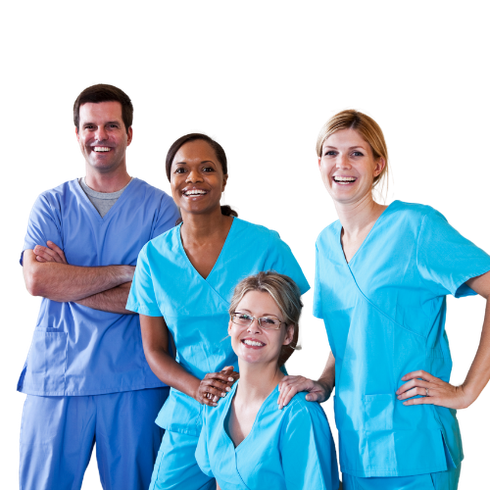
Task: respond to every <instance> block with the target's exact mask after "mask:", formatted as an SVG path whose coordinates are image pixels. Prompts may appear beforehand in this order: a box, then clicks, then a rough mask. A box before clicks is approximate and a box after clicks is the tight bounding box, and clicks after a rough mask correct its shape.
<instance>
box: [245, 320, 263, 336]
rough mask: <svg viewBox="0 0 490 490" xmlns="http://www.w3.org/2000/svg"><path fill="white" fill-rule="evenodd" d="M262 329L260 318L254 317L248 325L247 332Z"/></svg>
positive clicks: (256, 331) (255, 331)
mask: <svg viewBox="0 0 490 490" xmlns="http://www.w3.org/2000/svg"><path fill="white" fill-rule="evenodd" d="M260 331H261V330H260V325H259V320H258V318H254V319H253V321H252V323H251V324H250V325H249V326H248V328H247V332H250V333H259V332H260Z"/></svg>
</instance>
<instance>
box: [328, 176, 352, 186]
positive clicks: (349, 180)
mask: <svg viewBox="0 0 490 490" xmlns="http://www.w3.org/2000/svg"><path fill="white" fill-rule="evenodd" d="M356 180H357V179H356V178H355V177H340V176H334V177H333V181H334V182H336V183H337V184H352V183H353V182H355V181H356Z"/></svg>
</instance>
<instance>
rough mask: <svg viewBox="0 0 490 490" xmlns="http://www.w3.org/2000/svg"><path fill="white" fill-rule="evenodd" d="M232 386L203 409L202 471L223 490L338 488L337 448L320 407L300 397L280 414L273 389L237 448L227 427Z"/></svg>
mask: <svg viewBox="0 0 490 490" xmlns="http://www.w3.org/2000/svg"><path fill="white" fill-rule="evenodd" d="M238 383H239V382H237V383H235V385H234V386H233V388H232V391H231V392H230V393H229V394H228V396H227V397H226V398H224V399H222V400H220V401H219V402H218V406H217V407H215V408H214V407H206V408H205V409H204V413H203V428H202V432H201V435H200V437H199V443H198V446H197V450H196V459H197V462H198V464H199V466H200V468H201V470H202V471H203V472H204V473H205V474H206V475H208V476H210V477H213V478H216V481H217V482H218V484H219V486H220V488H221V489H222V490H241V489H243V490H248V489H257V488H265V487H268V488H273V489H274V490H286V489H290V490H310V489H315V490H337V489H338V488H339V475H338V469H337V457H336V454H335V446H334V443H333V439H332V434H331V432H330V427H329V425H328V420H327V417H326V416H325V413H324V412H323V410H322V408H321V407H320V405H319V404H318V403H316V402H308V401H306V399H305V396H306V393H298V394H297V395H296V396H295V397H294V398H293V399H292V400H291V401H290V402H289V404H288V405H287V406H286V407H284V408H283V409H282V410H279V408H278V406H277V400H278V398H279V390H278V388H277V386H276V388H275V389H274V390H273V391H272V393H271V394H270V395H269V396H268V398H267V399H266V400H265V401H264V403H263V404H262V406H261V407H260V409H259V411H258V413H257V416H256V418H255V422H254V424H253V426H252V430H251V431H250V433H249V434H248V436H247V437H246V438H245V439H244V440H243V441H242V442H241V443H240V444H239V445H238V446H237V447H236V448H235V445H234V443H233V441H232V440H231V438H230V436H229V435H228V431H227V426H228V420H229V416H230V412H231V402H232V400H233V397H234V396H235V392H236V387H237V385H238Z"/></svg>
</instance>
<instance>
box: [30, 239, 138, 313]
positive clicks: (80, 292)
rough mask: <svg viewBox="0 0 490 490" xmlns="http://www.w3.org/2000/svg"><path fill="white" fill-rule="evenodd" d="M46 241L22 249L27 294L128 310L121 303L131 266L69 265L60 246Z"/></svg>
mask: <svg viewBox="0 0 490 490" xmlns="http://www.w3.org/2000/svg"><path fill="white" fill-rule="evenodd" d="M47 245H48V246H47V247H43V246H41V245H36V246H35V247H34V249H33V250H25V251H24V257H23V266H24V279H25V282H26V287H27V290H28V291H29V293H30V294H32V295H33V296H43V297H44V298H48V299H51V300H53V301H59V302H67V301H72V302H75V303H78V304H80V305H84V306H88V307H90V308H94V309H96V310H102V311H108V312H111V313H123V314H131V313H132V312H131V311H128V310H126V308H125V306H126V301H127V299H128V294H129V288H130V287H131V281H132V280H133V274H134V269H135V268H134V266H132V265H108V266H101V267H79V266H74V265H69V264H68V262H67V261H66V258H65V254H64V253H63V250H61V248H59V247H58V246H57V245H56V244H54V243H53V242H49V241H48V243H47Z"/></svg>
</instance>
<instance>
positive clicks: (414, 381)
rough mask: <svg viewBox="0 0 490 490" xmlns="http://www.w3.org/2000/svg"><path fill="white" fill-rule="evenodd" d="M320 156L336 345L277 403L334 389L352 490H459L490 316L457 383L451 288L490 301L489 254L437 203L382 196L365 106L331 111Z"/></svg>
mask: <svg viewBox="0 0 490 490" xmlns="http://www.w3.org/2000/svg"><path fill="white" fill-rule="evenodd" d="M317 154H318V165H319V168H320V173H321V176H322V180H323V182H324V184H325V187H326V189H327V191H328V193H329V194H330V196H331V198H332V200H333V202H334V205H335V208H336V210H337V213H338V216H339V220H338V221H336V222H334V223H332V224H331V225H330V226H328V227H327V228H325V229H324V230H323V231H322V232H321V233H320V235H319V237H318V240H317V243H316V249H317V256H316V280H315V297H314V314H315V316H317V317H319V318H322V319H323V320H324V322H325V326H326V329H327V333H328V337H329V342H330V346H331V348H332V353H331V354H330V357H329V358H328V361H327V364H326V367H325V370H324V372H323V374H322V376H321V377H320V379H319V380H318V381H312V380H309V379H306V378H303V377H301V376H291V377H287V378H284V380H283V381H282V383H281V397H280V399H279V404H280V406H283V405H286V404H287V403H288V401H289V400H290V399H291V397H292V396H294V394H295V393H297V392H298V391H309V392H310V393H309V394H308V395H307V399H308V400H311V401H313V400H316V401H324V400H326V399H327V398H328V397H329V396H330V394H331V393H332V391H333V388H334V386H335V388H336V391H335V397H334V398H335V400H334V407H335V419H336V424H337V428H338V430H339V438H340V451H339V453H340V465H341V469H342V472H343V482H344V488H345V489H346V490H350V489H354V488H355V489H376V490H380V489H401V488H403V489H408V488H410V489H411V488H417V489H423V488H436V489H445V490H447V489H451V490H453V489H456V488H457V486H458V480H459V473H460V468H461V461H462V459H463V452H462V444H461V436H460V432H459V426H458V421H457V418H456V409H462V408H467V407H469V406H470V405H471V404H472V403H473V402H474V401H475V400H476V398H477V397H478V395H479V394H480V392H481V391H482V390H483V388H484V387H485V385H486V384H487V382H488V380H489V378H490V312H489V306H488V302H487V308H486V314H485V319H484V322H483V330H482V336H481V341H480V345H479V348H478V351H477V353H476V356H475V359H474V361H473V364H472V366H471V368H470V370H469V372H468V375H467V377H466V380H465V381H464V383H463V384H462V385H461V386H453V385H451V384H450V383H449V379H450V374H451V368H452V362H451V356H450V352H449V344H448V341H447V337H446V333H445V329H444V324H445V315H446V295H448V294H452V295H454V296H455V297H461V296H468V295H472V294H480V295H481V296H483V297H484V298H486V299H487V300H488V298H489V296H490V273H489V272H488V271H489V270H490V257H489V256H488V255H487V254H486V253H485V252H484V251H482V250H481V249H479V248H478V247H476V246H475V245H474V244H473V243H471V242H470V241H468V240H467V239H465V238H464V237H462V236H461V235H460V234H459V233H458V232H457V231H456V230H455V229H454V228H452V227H451V226H450V225H449V223H448V222H447V220H446V219H445V218H444V216H442V215H441V214H440V213H439V212H437V211H436V210H435V209H433V208H431V207H429V206H424V205H420V204H409V203H404V202H400V201H394V202H393V203H392V204H390V205H389V206H384V205H381V204H379V203H377V202H376V201H375V200H374V199H373V195H372V190H373V188H374V186H375V185H376V184H377V183H378V182H379V181H380V180H381V178H382V177H383V176H384V175H385V174H386V172H387V169H388V167H387V164H388V154H387V149H386V144H385V141H384V136H383V133H382V131H381V129H380V127H379V126H378V124H377V123H376V122H375V121H374V120H373V119H371V118H370V117H368V116H366V115H365V114H362V113H360V112H357V111H353V110H347V111H343V112H340V113H339V114H337V115H335V116H334V117H332V118H331V119H330V120H329V121H328V122H327V123H326V124H325V126H324V127H323V128H322V130H321V132H320V135H319V137H318V141H317Z"/></svg>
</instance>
